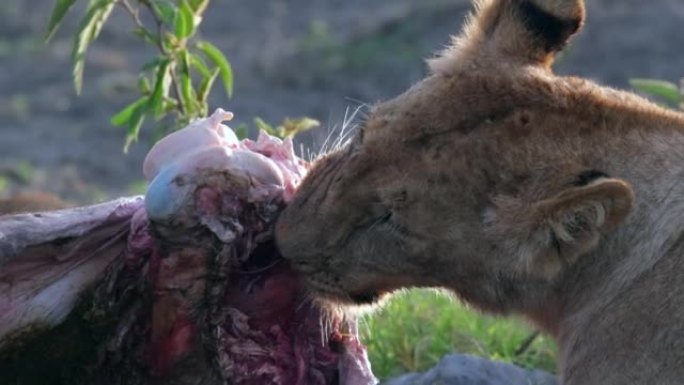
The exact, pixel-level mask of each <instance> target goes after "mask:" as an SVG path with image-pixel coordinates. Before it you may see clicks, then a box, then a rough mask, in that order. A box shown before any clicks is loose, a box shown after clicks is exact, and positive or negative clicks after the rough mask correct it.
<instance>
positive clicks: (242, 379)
mask: <svg viewBox="0 0 684 385" xmlns="http://www.w3.org/2000/svg"><path fill="white" fill-rule="evenodd" d="M205 123H206V124H210V125H216V124H217V123H216V120H213V121H211V120H207V122H205ZM202 129H204V128H202ZM183 135H185V134H183ZM212 140H213V139H212ZM222 145H223V144H222ZM167 146H168V144H167ZM288 146H289V147H288ZM208 151H211V152H212V154H213V153H215V152H216V151H217V148H214V147H212V148H210V149H209V150H208ZM220 151H223V149H220ZM231 151H234V153H232V152H230V151H229V152H228V157H227V158H226V159H227V160H222V161H221V162H219V163H220V166H221V167H217V165H216V164H215V163H211V164H209V167H204V166H202V167H195V166H192V167H189V166H188V165H187V164H178V163H176V164H175V165H173V167H167V168H166V169H164V168H163V167H164V165H160V164H153V165H152V166H150V167H148V170H152V171H150V172H151V173H152V174H154V175H162V177H164V178H167V177H168V178H169V179H168V181H171V182H167V180H166V179H165V180H164V183H167V184H168V185H161V187H159V186H160V182H158V180H157V182H155V181H154V180H153V181H152V182H151V183H152V184H151V187H150V188H151V189H152V188H156V189H157V190H155V192H153V193H154V194H156V195H154V194H152V195H153V196H152V197H150V194H148V197H147V198H146V199H147V200H146V201H143V200H142V199H140V198H137V199H135V198H134V199H121V200H118V201H114V202H109V203H105V204H102V205H99V206H93V207H86V208H77V209H67V210H63V211H56V212H52V213H44V214H26V215H17V216H7V217H0V233H1V234H3V236H2V237H0V253H1V257H0V378H1V379H2V383H3V384H15V383H16V384H19V383H21V384H34V383H35V384H197V383H203V384H274V385H275V384H283V385H290V384H293V385H294V384H297V385H304V384H312V385H318V384H320V385H323V384H343V385H367V384H373V383H375V379H374V377H373V376H372V373H371V372H370V368H369V365H368V361H367V358H366V355H365V350H364V349H363V347H362V346H361V344H360V343H359V341H358V340H357V337H356V329H355V321H354V320H353V318H350V317H348V316H344V315H342V314H339V313H335V312H332V311H330V310H328V309H326V308H324V307H322V306H321V305H320V304H318V303H317V302H315V301H313V300H311V299H310V298H309V297H308V296H307V293H306V290H305V288H303V287H302V285H301V281H300V280H299V278H298V277H297V276H296V275H295V274H294V273H293V272H292V271H291V270H290V268H289V266H288V265H287V263H286V262H285V261H284V260H283V259H282V258H281V257H280V255H279V254H278V251H277V250H276V248H275V246H274V243H273V239H272V226H273V223H274V221H275V218H276V217H277V215H278V213H279V211H280V210H282V208H283V207H284V205H285V204H286V199H285V198H286V197H287V196H288V195H289V194H292V193H293V191H294V187H296V183H297V181H298V180H299V178H301V176H302V175H301V173H300V174H297V173H296V172H291V171H292V170H295V171H297V170H298V169H297V167H296V166H297V164H296V163H293V162H297V161H299V160H298V159H295V158H294V157H293V155H292V154H291V143H283V142H279V141H277V140H275V139H272V138H269V137H266V136H262V137H261V138H260V141H258V142H242V143H239V144H237V145H235V147H234V148H233V149H232V150H231ZM240 151H242V152H240ZM181 152H182V151H181ZM248 152H253V153H254V154H256V155H258V156H255V155H254V154H247V153H248ZM283 155H285V156H283ZM161 158H163V157H161ZM161 158H160V159H161ZM178 158H181V157H178ZM190 158H191V159H193V161H195V160H197V159H200V160H201V162H205V161H206V159H211V162H214V161H215V158H208V157H204V155H203V154H200V155H199V156H198V155H197V152H196V151H195V152H193V153H192V154H191V155H190V156H189V157H188V158H187V159H190ZM262 158H268V160H269V161H270V162H273V164H271V163H268V164H266V166H264V164H265V163H263V159H262ZM201 162H200V163H201ZM255 162H256V163H255ZM260 162H261V163H260ZM236 163H237V165H236ZM201 164H202V165H206V163H201ZM255 164H256V166H255ZM226 165H227V168H226V167H223V166H226ZM273 166H275V167H277V168H278V169H277V170H278V171H277V172H276V171H273ZM174 167H175V168H174ZM254 169H256V171H253V170H254ZM169 170H171V171H169ZM178 170H180V171H178ZM174 173H175V174H174ZM288 173H289V174H288ZM154 175H153V177H154ZM264 181H266V182H264ZM273 181H276V182H278V183H280V184H279V185H277V184H273ZM154 183H157V186H156V187H154ZM169 183H175V184H174V185H172V184H169ZM169 186H170V187H169ZM159 191H161V193H160V192H159ZM169 192H170V194H171V195H169V196H171V197H172V198H173V199H177V200H179V201H180V203H179V202H175V201H174V202H171V203H169V202H163V201H153V199H161V198H159V197H161V196H163V197H165V198H164V199H168V198H167V197H166V195H164V194H167V195H168V194H169ZM174 194H175V195H174ZM150 205H151V206H150ZM169 207H171V209H169ZM160 213H161V214H160ZM169 213H170V214H169Z"/></svg>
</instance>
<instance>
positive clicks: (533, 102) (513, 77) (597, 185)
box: [276, 0, 661, 311]
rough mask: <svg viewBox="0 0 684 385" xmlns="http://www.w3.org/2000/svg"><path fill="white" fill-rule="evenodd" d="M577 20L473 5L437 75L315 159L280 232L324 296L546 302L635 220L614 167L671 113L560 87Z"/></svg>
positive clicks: (570, 9) (500, 1) (517, 7)
mask: <svg viewBox="0 0 684 385" xmlns="http://www.w3.org/2000/svg"><path fill="white" fill-rule="evenodd" d="M583 20H584V5H583V2H582V1H580V0H546V1H544V0H480V1H477V2H476V12H475V14H474V16H472V17H471V19H470V20H469V22H468V23H467V25H466V27H465V29H464V31H463V32H462V33H461V34H460V35H459V36H458V37H456V38H455V39H454V42H453V45H452V46H451V47H450V48H449V49H447V50H446V51H445V52H443V53H442V54H441V55H440V56H439V57H437V58H436V59H433V60H431V61H430V69H431V74H430V75H429V76H428V77H426V78H425V79H424V80H422V81H421V82H419V83H418V84H416V85H415V86H413V87H412V88H410V89H409V90H408V91H406V92H405V93H404V94H402V95H400V96H398V97H397V98H395V99H393V100H390V101H387V102H384V103H381V104H379V105H377V106H375V107H374V108H373V110H372V112H371V113H370V115H369V117H368V119H367V121H365V123H364V124H363V126H362V127H361V128H360V129H359V131H358V133H357V135H356V137H355V138H354V139H353V141H352V143H351V144H349V145H348V146H347V147H346V148H344V149H342V150H340V151H338V152H335V153H332V154H328V155H326V156H324V157H322V158H321V159H320V160H318V161H317V163H316V165H315V167H314V168H313V169H312V170H311V172H310V174H309V175H308V176H307V178H306V180H305V181H304V182H303V183H302V185H301V187H300V189H299V191H298V193H297V195H296V197H295V199H294V201H293V202H292V203H291V204H290V205H289V207H287V208H286V209H285V211H284V212H283V213H282V215H281V217H280V219H279V221H278V224H277V228H276V238H277V242H278V245H279V248H280V250H281V252H282V253H283V255H284V256H285V257H286V258H288V259H290V260H291V261H292V263H293V264H294V266H295V267H296V268H297V269H298V270H299V271H300V272H301V273H302V275H303V276H304V277H305V279H306V280H307V281H308V283H309V285H310V287H311V289H312V291H313V292H314V293H316V294H318V295H319V296H321V297H325V298H329V299H332V300H334V301H338V302H345V303H372V302H374V301H376V300H377V299H378V298H379V297H381V296H382V295H383V294H384V293H387V292H391V291H392V290H395V289H397V288H401V287H411V286H437V287H447V288H451V289H454V290H455V291H456V292H458V293H459V294H460V295H461V296H463V297H464V298H465V299H467V300H469V301H471V302H474V303H475V304H477V305H479V306H481V307H484V308H486V309H491V310H497V311H508V310H512V309H514V308H516V307H520V306H528V305H527V304H528V303H530V302H538V303H543V298H544V297H545V296H548V295H550V291H552V290H553V287H554V285H553V283H554V282H556V281H558V280H560V279H563V276H564V274H565V273H566V272H567V271H568V269H570V268H572V267H573V266H575V265H576V264H578V263H579V261H581V259H582V256H584V255H587V254H588V253H590V252H591V251H592V250H593V249H594V248H596V246H597V245H598V244H600V243H601V240H602V238H603V237H606V236H607V235H609V234H610V233H611V231H612V230H614V229H615V228H616V226H617V225H619V224H620V223H621V222H623V221H624V220H625V219H626V218H627V217H628V214H629V213H630V211H631V209H632V206H633V202H634V193H633V191H632V188H631V186H630V184H629V183H628V182H626V181H625V180H623V179H621V178H623V175H622V173H621V171H620V170H621V168H620V166H619V165H618V164H617V163H615V162H617V161H613V160H611V159H610V157H609V156H606V154H607V153H609V152H611V151H621V149H624V147H621V146H622V144H621V142H620V141H621V139H620V137H622V136H628V135H636V134H630V133H628V132H627V131H624V132H621V131H620V130H621V129H622V127H624V126H625V125H626V123H625V122H627V121H630V119H631V122H632V123H633V122H634V121H636V120H638V119H640V116H642V117H643V116H645V115H649V114H650V115H653V116H655V115H658V114H661V110H660V109H659V108H658V107H656V106H654V105H652V104H650V103H647V102H645V101H644V100H642V99H641V98H638V97H636V96H632V95H631V94H627V93H622V92H618V91H615V90H611V89H608V88H601V87H599V86H597V85H594V84H593V83H591V82H588V81H584V80H581V79H576V78H565V77H558V76H555V75H554V74H553V73H552V71H551V64H552V62H553V59H554V56H555V55H556V54H557V53H558V52H559V51H560V50H561V49H562V48H563V47H564V46H565V45H566V43H567V42H568V40H569V39H570V38H571V37H572V36H573V35H574V34H575V33H576V32H577V31H578V30H579V29H580V28H581V26H582V24H583ZM654 119H655V118H654ZM616 138H617V139H616Z"/></svg>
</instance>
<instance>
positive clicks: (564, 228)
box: [493, 178, 634, 278]
mask: <svg viewBox="0 0 684 385" xmlns="http://www.w3.org/2000/svg"><path fill="white" fill-rule="evenodd" d="M514 201H515V200H510V199H509V200H508V201H506V200H504V201H503V202H500V203H502V206H501V207H499V208H497V211H499V212H498V214H497V217H499V218H498V220H497V223H496V224H494V225H493V227H494V228H497V230H496V233H497V234H498V235H499V236H500V237H502V238H503V239H504V243H505V244H506V248H507V249H508V251H509V252H513V253H515V254H517V257H518V258H519V260H520V261H521V262H522V264H521V266H522V267H523V269H524V270H525V271H526V272H528V273H532V274H535V275H538V276H546V277H549V278H550V277H552V276H554V275H555V274H557V273H558V272H560V271H561V270H562V269H563V267H564V266H568V265H571V264H573V263H574V262H575V261H577V260H578V259H579V257H581V256H582V255H584V254H586V253H588V252H590V251H591V250H593V249H594V248H595V247H596V246H597V245H598V244H599V241H600V240H601V237H602V236H604V235H605V234H607V233H609V232H610V231H612V230H613V229H614V228H615V227H616V226H617V225H618V224H620V223H622V222H623V221H624V220H625V218H626V217H627V215H628V214H629V213H630V212H631V209H632V206H633V205H634V193H633V191H632V188H631V186H630V185H629V184H628V183H626V182H625V181H623V180H620V179H613V178H599V179H597V180H595V181H593V182H591V183H588V184H586V185H582V186H572V187H568V188H567V189H566V190H564V191H562V192H560V193H559V194H557V195H555V196H553V197H551V198H547V199H543V200H541V201H538V202H535V203H532V204H521V203H520V202H516V203H513V202H514ZM499 209H500V210H499Z"/></svg>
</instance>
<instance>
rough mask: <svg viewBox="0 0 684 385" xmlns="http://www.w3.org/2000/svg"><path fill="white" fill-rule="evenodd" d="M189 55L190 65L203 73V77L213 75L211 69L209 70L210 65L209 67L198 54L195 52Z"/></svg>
mask: <svg viewBox="0 0 684 385" xmlns="http://www.w3.org/2000/svg"><path fill="white" fill-rule="evenodd" d="M188 55H189V57H190V65H191V66H192V67H193V68H194V69H196V70H197V72H199V73H200V75H202V77H205V78H208V77H209V76H211V71H209V67H207V64H206V63H205V62H204V60H202V58H201V57H200V56H197V55H195V54H193V53H189V52H188Z"/></svg>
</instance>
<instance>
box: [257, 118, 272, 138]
mask: <svg viewBox="0 0 684 385" xmlns="http://www.w3.org/2000/svg"><path fill="white" fill-rule="evenodd" d="M254 124H255V125H256V126H257V128H258V129H259V130H262V131H264V132H266V133H267V134H269V135H275V134H276V129H275V128H273V126H272V125H270V124H268V123H266V122H265V121H264V120H263V119H261V118H258V117H257V118H254Z"/></svg>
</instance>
